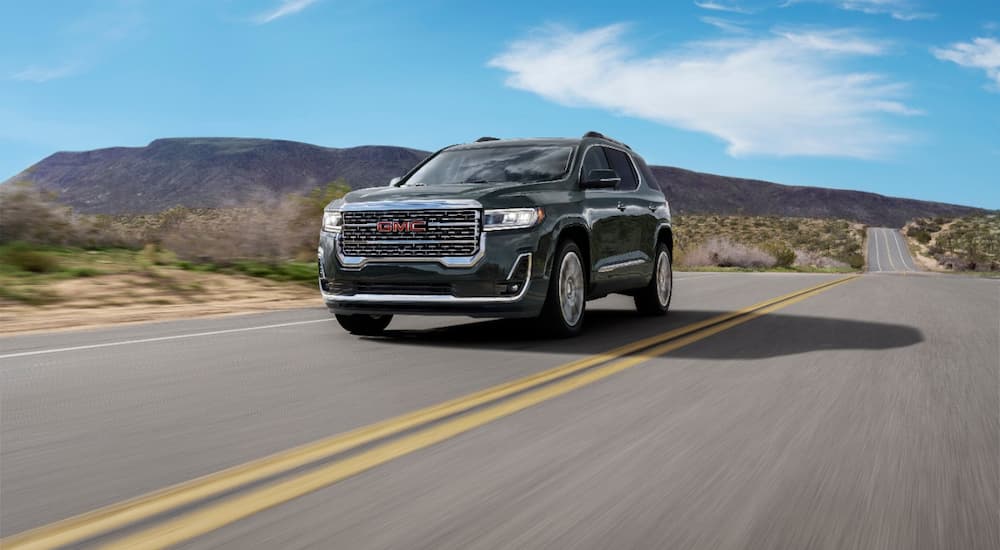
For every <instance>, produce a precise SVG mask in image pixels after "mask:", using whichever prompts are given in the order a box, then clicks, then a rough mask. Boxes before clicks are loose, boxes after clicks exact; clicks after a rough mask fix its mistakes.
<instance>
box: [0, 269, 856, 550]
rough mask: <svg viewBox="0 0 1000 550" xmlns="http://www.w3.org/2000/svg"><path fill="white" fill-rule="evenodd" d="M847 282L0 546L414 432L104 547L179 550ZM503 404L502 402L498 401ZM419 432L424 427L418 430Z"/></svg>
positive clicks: (122, 520) (85, 528)
mask: <svg viewBox="0 0 1000 550" xmlns="http://www.w3.org/2000/svg"><path fill="white" fill-rule="evenodd" d="M855 278H856V276H851V277H845V278H842V279H837V280H835V281H830V282H826V283H823V284H820V285H816V286H814V287H810V288H806V289H804V290H800V291H797V292H793V293H790V294H786V295H784V296H779V297H777V298H773V299H771V300H767V301H765V302H761V303H759V304H755V305H752V306H750V307H748V308H744V309H741V310H739V311H734V312H732V313H726V314H723V315H718V316H716V317H712V318H710V319H706V320H704V321H700V322H698V323H693V324H690V325H687V326H684V327H681V328H678V329H674V330H671V331H667V332H664V333H662V334H658V335H656V336H652V337H649V338H645V339H643V340H639V341H636V342H633V343H631V344H627V345H624V346H621V347H618V348H615V349H613V350H610V351H607V352H604V353H601V354H597V355H593V356H591V357H587V358H585V359H581V360H578V361H573V362H571V363H567V364H565V365H562V366H559V367H556V368H553V369H550V370H547V371H543V372H540V373H538V374H534V375H531V376H528V377H525V378H521V379H518V380H514V381H512V382H508V383H505V384H501V385H498V386H494V387H492V388H488V389H485V390H482V391H479V392H476V393H473V394H470V395H467V396H464V397H460V398H458V399H454V400H451V401H446V402H444V403H441V404H439V405H435V406H431V407H428V408H425V409H420V410H417V411H414V412H412V413H409V414H405V415H403V416H398V417H395V418H391V419H389V420H385V421H382V422H378V423H376V424H372V425H369V426H366V427H363V428H359V429H357V430H353V431H350V432H346V433H344V434H340V435H337V436H333V437H330V438H327V439H322V440H319V441H316V442H313V443H309V444H306V445H303V446H300V447H296V448H293V449H290V450H287V451H283V452H281V453H278V454H275V455H271V456H269V457H265V458H262V459H259V460H255V461H252V462H248V463H246V464H242V465H240V466H235V467H233V468H229V469H226V470H222V471H220V472H216V473H214V474H210V475H207V476H204V477H200V478H197V479H193V480H191V481H188V482H185V483H181V484H179V485H175V486H173V487H168V488H166V489H163V490H160V491H156V492H153V493H149V494H147V495H143V496H140V497H137V498H135V499H132V500H128V501H124V502H121V503H118V504H113V505H111V506H108V507H105V508H101V509H99V510H95V511H93V512H88V513H85V514H82V515H79V516H76V517H72V518H69V519H66V520H62V521H58V522H56V523H52V524H49V525H46V526H43V527H39V528H37V529H34V530H31V531H27V532H24V533H21V534H18V535H14V536H12V537H10V538H8V539H5V540H3V541H0V546H2V547H3V548H8V549H11V550H14V549H29V548H30V549H47V548H58V547H61V546H66V545H70V544H78V543H81V542H84V541H86V540H89V539H93V538H95V537H99V536H102V535H106V534H109V533H112V532H114V531H116V530H119V529H122V528H125V527H128V526H130V525H133V524H135V523H138V522H140V521H149V520H152V519H154V518H156V517H157V516H160V515H163V514H166V513H168V512H171V511H177V510H179V509H181V508H184V507H187V506H192V505H195V504H197V503H199V502H202V501H204V500H207V499H209V498H212V497H219V496H221V495H224V494H226V493H229V492H233V491H236V490H237V489H240V488H242V487H246V486H248V485H251V484H254V483H257V482H261V481H265V480H267V479H269V478H272V477H277V476H280V475H281V474H287V473H289V472H291V471H292V470H294V469H296V468H301V467H305V466H308V465H310V464H314V463H317V462H320V461H323V460H328V459H331V458H334V457H335V456H336V455H338V454H341V453H345V452H346V451H350V450H353V449H358V448H359V447H362V446H364V445H367V444H370V443H375V442H378V441H380V440H383V439H387V438H390V437H392V436H395V435H399V434H402V433H403V432H408V431H412V433H409V434H406V435H402V436H401V437H398V438H395V439H390V440H388V441H386V442H384V443H381V444H378V445H376V446H374V447H372V448H370V449H367V450H364V451H361V452H358V453H357V454H353V455H351V456H348V457H346V458H343V459H339V460H335V461H333V462H330V463H328V464H325V465H323V466H321V467H318V468H315V469H312V470H308V471H306V472H305V473H299V474H296V475H294V476H290V477H287V476H286V477H287V479H279V480H277V481H274V482H273V483H271V484H268V485H264V486H262V487H259V488H255V489H250V490H246V491H244V492H242V493H237V494H236V495H235V496H232V497H231V498H228V499H223V500H220V501H218V502H215V503H210V504H208V505H206V506H204V507H201V508H195V509H194V510H192V511H190V512H187V513H182V514H181V515H179V516H175V517H172V518H171V519H169V520H166V521H164V522H162V523H158V524H156V523H154V524H153V525H152V526H151V527H149V528H146V529H142V530H139V531H138V532H135V533H133V534H130V535H127V536H125V537H124V538H121V539H117V540H114V541H113V542H112V543H110V544H109V545H108V546H106V547H107V548H164V547H168V546H171V545H174V544H179V543H181V542H184V541H187V540H190V539H192V538H195V537H198V536H200V535H204V534H205V533H208V532H211V531H214V530H216V529H219V528H220V527H223V526H225V525H228V524H230V523H232V522H235V521H238V520H240V519H243V518H245V517H248V516H251V515H253V514H256V513H258V512H261V511H263V510H266V509H268V508H271V507H274V506H277V505H279V504H282V503H284V502H287V501H289V500H292V499H295V498H298V497H301V496H303V495H305V494H308V493H311V492H313V491H316V490H318V489H321V488H323V487H326V486H328V485H330V484H332V483H336V482H338V481H340V480H343V479H345V478H347V477H350V476H353V475H357V474H359V473H361V472H364V471H365V470H369V469H371V468H374V467H376V466H378V465H380V464H384V463H386V462H389V461H391V460H393V459H396V458H399V457H401V456H403V455H406V454H409V453H412V452H414V451H417V450H419V449H423V448H425V447H428V446H431V445H434V444H436V443H439V442H441V441H444V440H446V439H449V438H451V437H454V436H456V435H458V434H461V433H463V432H466V431H469V430H471V429H473V428H476V427H478V426H482V425H483V424H486V423H488V422H492V421H494V420H497V419H499V418H503V417H505V416H508V415H510V414H513V413H515V412H518V411H520V410H523V409H525V408H527V407H530V406H532V405H535V404H538V403H541V402H542V401H546V400H548V399H551V398H553V397H557V396H559V395H563V394H565V393H567V392H570V391H572V390H574V389H576V388H579V387H581V386H585V385H587V384H591V383H593V382H595V381H597V380H600V379H602V378H606V377H608V376H611V375H613V374H615V373H618V372H621V371H623V370H625V369H628V368H631V367H633V366H635V365H638V364H640V363H643V362H645V361H648V360H649V359H651V358H653V357H656V356H659V355H662V354H664V353H667V352H670V351H672V350H675V349H677V348H680V347H683V346H686V345H688V344H690V343H692V342H696V341H698V340H701V339H703V338H707V337H709V336H711V335H713V334H716V333H719V332H722V331H724V330H726V329H728V328H731V327H733V326H736V325H738V324H741V323H745V322H747V321H750V320H752V319H755V318H757V317H760V316H762V315H765V314H767V313H770V312H772V311H775V310H778V309H781V308H783V307H787V306H789V305H791V304H793V303H796V302H799V301H801V300H804V299H806V298H808V297H810V296H813V295H815V294H818V293H820V292H822V291H824V290H827V289H829V288H831V287H834V286H836V285H840V284H843V283H846V282H848V281H851V280H853V279H855ZM583 371H585V372H583ZM573 375H575V376H573ZM508 397H509V399H505V398H508ZM484 405H488V406H484ZM479 407H481V408H479ZM472 409H477V410H472ZM470 411H471V412H470ZM462 413H466V414H462ZM449 417H454V418H449ZM421 427H423V429H418V428H421ZM413 430H416V431H413Z"/></svg>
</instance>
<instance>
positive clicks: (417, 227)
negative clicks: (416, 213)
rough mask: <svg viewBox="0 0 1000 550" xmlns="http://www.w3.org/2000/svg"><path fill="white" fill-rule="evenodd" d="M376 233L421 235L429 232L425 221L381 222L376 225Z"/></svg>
mask: <svg viewBox="0 0 1000 550" xmlns="http://www.w3.org/2000/svg"><path fill="white" fill-rule="evenodd" d="M375 231H378V232H379V233H420V232H422V231H427V222H426V221H424V220H409V221H403V222H392V221H381V222H378V223H376V224H375Z"/></svg>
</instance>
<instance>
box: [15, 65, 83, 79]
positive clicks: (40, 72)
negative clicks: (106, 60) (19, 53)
mask: <svg viewBox="0 0 1000 550" xmlns="http://www.w3.org/2000/svg"><path fill="white" fill-rule="evenodd" d="M82 69H83V67H82V66H81V65H80V64H77V63H66V64H63V65H55V66H50V67H43V66H39V65H32V66H30V67H26V68H24V69H22V70H20V71H18V72H16V73H14V74H12V75H10V78H11V79H13V80H20V81H22V82H39V83H40V82H48V81H50V80H57V79H60V78H66V77H69V76H74V75H76V74H78V73H80V72H81V70H82Z"/></svg>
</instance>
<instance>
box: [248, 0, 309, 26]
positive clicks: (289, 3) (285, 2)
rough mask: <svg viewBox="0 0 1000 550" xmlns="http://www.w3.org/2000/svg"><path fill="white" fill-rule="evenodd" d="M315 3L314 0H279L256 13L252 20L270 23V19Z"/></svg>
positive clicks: (296, 11)
mask: <svg viewBox="0 0 1000 550" xmlns="http://www.w3.org/2000/svg"><path fill="white" fill-rule="evenodd" d="M315 3H316V0H281V3H279V4H278V5H277V6H275V7H274V9H271V10H270V11H266V12H264V13H262V14H260V15H258V16H257V17H255V18H254V20H255V21H256V22H257V23H259V24H261V25H263V24H264V23H270V22H271V21H274V20H275V19H280V18H282V17H284V16H286V15H292V14H295V13H299V12H300V11H302V10H304V9H306V8H308V7H309V6H311V5H313V4H315Z"/></svg>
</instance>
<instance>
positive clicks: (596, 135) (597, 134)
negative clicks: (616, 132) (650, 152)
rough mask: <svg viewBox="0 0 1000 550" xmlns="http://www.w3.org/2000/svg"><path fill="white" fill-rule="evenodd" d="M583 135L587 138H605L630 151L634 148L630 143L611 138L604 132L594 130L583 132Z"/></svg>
mask: <svg viewBox="0 0 1000 550" xmlns="http://www.w3.org/2000/svg"><path fill="white" fill-rule="evenodd" d="M583 137H585V138H600V139H605V140H608V141H610V142H611V143H617V144H618V145H621V146H622V147H624V148H626V149H628V150H629V151H631V150H632V148H631V147H629V146H628V145H626V144H624V143H622V142H620V141H618V140H617V139H612V138H609V137H608V136H606V135H604V134H602V133H600V132H595V131H593V130H591V131H589V132H587V133H586V134H583Z"/></svg>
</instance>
